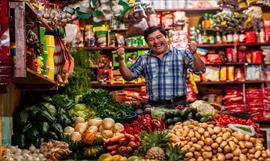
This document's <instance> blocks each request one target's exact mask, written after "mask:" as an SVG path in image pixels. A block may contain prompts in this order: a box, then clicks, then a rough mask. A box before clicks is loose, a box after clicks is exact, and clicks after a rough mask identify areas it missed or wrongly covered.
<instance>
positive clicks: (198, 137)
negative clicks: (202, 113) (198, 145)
mask: <svg viewBox="0 0 270 161" xmlns="http://www.w3.org/2000/svg"><path fill="white" fill-rule="evenodd" d="M194 134H195V137H196V138H197V139H198V140H200V139H201V135H200V134H199V133H198V132H197V131H195V132H194Z"/></svg>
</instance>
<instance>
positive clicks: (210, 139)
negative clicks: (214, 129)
mask: <svg viewBox="0 0 270 161" xmlns="http://www.w3.org/2000/svg"><path fill="white" fill-rule="evenodd" d="M213 142H214V141H213V139H212V138H206V139H205V140H204V143H205V144H206V145H211V144H213Z"/></svg>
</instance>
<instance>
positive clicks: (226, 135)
mask: <svg viewBox="0 0 270 161" xmlns="http://www.w3.org/2000/svg"><path fill="white" fill-rule="evenodd" d="M230 136H231V133H230V132H225V133H224V134H223V135H222V139H223V140H227V139H228V138H229V137H230Z"/></svg>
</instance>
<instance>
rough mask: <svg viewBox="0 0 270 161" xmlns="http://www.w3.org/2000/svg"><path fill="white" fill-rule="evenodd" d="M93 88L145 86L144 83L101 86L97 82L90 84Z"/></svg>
mask: <svg viewBox="0 0 270 161" xmlns="http://www.w3.org/2000/svg"><path fill="white" fill-rule="evenodd" d="M90 84H91V87H93V88H116V87H122V88H124V87H141V86H145V83H126V84H101V83H99V82H97V81H94V82H91V83H90Z"/></svg>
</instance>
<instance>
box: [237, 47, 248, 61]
mask: <svg viewBox="0 0 270 161" xmlns="http://www.w3.org/2000/svg"><path fill="white" fill-rule="evenodd" d="M245 57H246V46H240V47H239V49H238V51H237V60H238V62H239V63H244V62H245Z"/></svg>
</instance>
